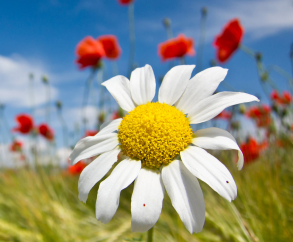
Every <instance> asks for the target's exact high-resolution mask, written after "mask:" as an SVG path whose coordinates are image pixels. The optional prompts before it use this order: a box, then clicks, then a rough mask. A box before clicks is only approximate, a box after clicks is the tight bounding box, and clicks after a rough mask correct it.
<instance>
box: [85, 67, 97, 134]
mask: <svg viewBox="0 0 293 242" xmlns="http://www.w3.org/2000/svg"><path fill="white" fill-rule="evenodd" d="M96 70H97V68H94V69H93V70H92V72H91V74H90V75H89V77H88V79H87V81H86V83H85V87H84V93H83V99H82V105H81V117H82V123H83V127H84V132H85V131H86V123H87V118H86V110H85V108H86V106H87V102H88V96H89V91H90V86H91V83H92V82H93V77H94V75H95V73H96Z"/></svg>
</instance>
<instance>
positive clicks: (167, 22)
mask: <svg viewBox="0 0 293 242" xmlns="http://www.w3.org/2000/svg"><path fill="white" fill-rule="evenodd" d="M163 25H164V26H165V29H166V32H167V38H168V39H172V38H173V30H172V26H171V19H169V18H164V19H163Z"/></svg>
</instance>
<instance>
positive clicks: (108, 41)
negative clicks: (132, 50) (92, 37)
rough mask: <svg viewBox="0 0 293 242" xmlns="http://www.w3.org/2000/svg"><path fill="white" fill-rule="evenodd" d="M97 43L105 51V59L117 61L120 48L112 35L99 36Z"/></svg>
mask: <svg viewBox="0 0 293 242" xmlns="http://www.w3.org/2000/svg"><path fill="white" fill-rule="evenodd" d="M97 41H99V42H100V43H101V44H102V45H103V48H104V50H105V54H106V57H107V58H109V59H114V60H115V59H117V58H119V56H120V55H121V48H120V46H119V43H118V40H117V38H116V36H114V35H103V36H100V37H99V38H98V39H97Z"/></svg>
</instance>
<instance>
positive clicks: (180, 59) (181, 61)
mask: <svg viewBox="0 0 293 242" xmlns="http://www.w3.org/2000/svg"><path fill="white" fill-rule="evenodd" d="M179 63H180V65H185V59H184V56H182V57H181V58H179Z"/></svg>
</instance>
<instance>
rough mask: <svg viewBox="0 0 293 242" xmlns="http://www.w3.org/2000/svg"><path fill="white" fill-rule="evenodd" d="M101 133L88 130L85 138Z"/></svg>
mask: <svg viewBox="0 0 293 242" xmlns="http://www.w3.org/2000/svg"><path fill="white" fill-rule="evenodd" d="M98 132H99V131H97V130H87V131H85V137H87V136H95V135H96V134H97V133H98Z"/></svg>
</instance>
